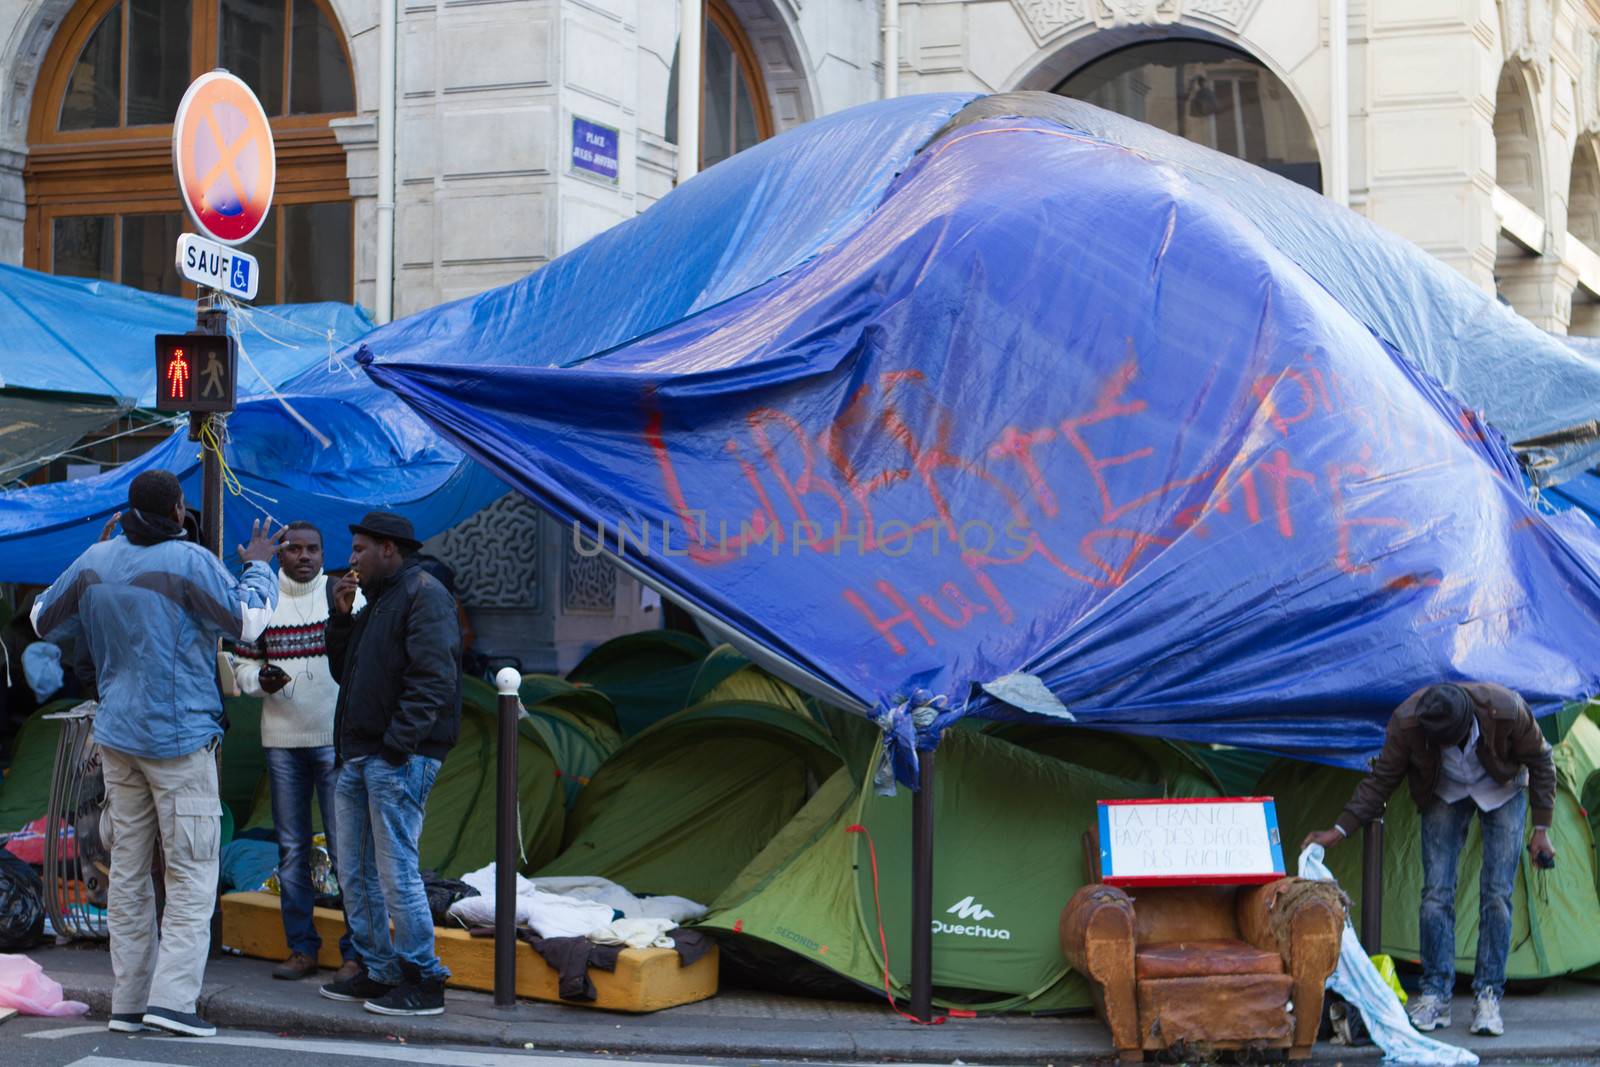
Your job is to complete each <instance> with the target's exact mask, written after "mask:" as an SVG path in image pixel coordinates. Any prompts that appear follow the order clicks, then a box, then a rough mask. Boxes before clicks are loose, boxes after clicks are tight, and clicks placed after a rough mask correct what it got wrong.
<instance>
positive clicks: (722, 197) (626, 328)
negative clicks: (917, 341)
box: [378, 93, 973, 366]
mask: <svg viewBox="0 0 1600 1067" xmlns="http://www.w3.org/2000/svg"><path fill="white" fill-rule="evenodd" d="M972 99H973V95H972V94H970V93H940V94H934V95H929V96H919V97H911V98H905V99H900V100H886V101H884V102H882V103H879V104H869V105H865V106H862V107H855V108H851V109H849V110H846V111H841V112H838V113H836V114H833V115H829V116H827V117H825V118H820V119H816V120H814V121H812V122H808V123H806V125H805V126H804V127H803V128H802V129H801V130H799V131H796V133H795V134H791V135H788V136H785V137H777V138H774V139H772V140H768V141H764V142H762V143H760V144H758V145H756V146H754V147H752V148H750V149H748V150H746V151H743V152H740V153H739V154H738V155H736V156H733V157H732V158H730V159H727V160H724V161H723V162H721V163H719V164H717V165H716V166H715V167H712V168H711V169H709V170H707V171H705V172H704V173H702V174H700V175H699V176H697V177H696V178H695V179H694V180H693V181H692V182H688V183H686V184H685V185H683V186H681V187H679V188H677V189H674V190H673V191H672V192H671V193H670V194H669V195H668V196H667V197H665V198H664V199H663V200H662V201H661V203H660V205H659V206H658V207H657V208H655V209H654V210H651V211H647V212H645V213H644V214H643V215H640V216H638V217H637V218H633V219H629V220H628V221H627V222H624V223H621V224H620V225H617V226H613V227H612V228H611V229H609V230H606V231H605V232H604V233H602V234H600V235H599V236H598V237H595V238H594V239H593V240H591V241H589V242H588V243H586V244H584V245H582V246H581V247H579V248H577V249H575V250H574V251H572V252H570V253H568V254H567V255H564V256H562V257H561V258H560V259H558V260H556V261H555V262H554V263H551V264H550V265H549V266H547V267H544V268H543V269H541V270H539V271H537V272H536V273H534V274H530V275H529V276H528V277H526V278H524V279H522V280H521V281H518V282H514V283H512V284H510V285H506V286H502V287H501V288H499V289H492V290H490V291H489V292H486V293H482V294H479V295H478V296H473V297H468V298H466V299H464V300H458V301H456V302H455V303H452V304H445V305H443V306H441V307H437V308H432V309H430V310H428V311H426V312H423V313H422V314H420V315H413V316H411V317H409V318H406V319H401V320H400V321H398V322H394V323H391V324H389V325H387V326H384V327H381V328H380V329H379V331H378V335H379V337H380V338H381V340H380V341H379V342H378V345H379V348H380V350H382V351H386V352H405V353H406V356H407V359H408V360H410V361H413V362H419V363H426V362H439V363H447V364H458V363H463V362H474V361H477V360H480V359H481V360H485V361H487V362H493V363H507V364H524V365H526V364H538V365H544V366H555V365H561V364H568V363H574V362H577V361H579V360H581V359H585V358H587V357H589V356H591V355H593V354H595V353H597V352H603V351H605V350H606V349H609V348H612V347H614V346H616V345H620V344H622V343H624V342H626V341H631V340H633V339H634V338H637V337H641V336H644V335H645V334H648V333H650V332H651V331H653V330H658V329H660V328H662V327H664V326H667V325H670V324H671V323H673V322H676V321H678V320H679V319H682V318H684V317H685V316H688V315H693V314H695V313H696V312H699V311H702V310H704V309H706V308H709V307H713V306H715V305H716V304H718V303H720V302H721V301H724V300H727V299H729V298H730V297H733V296H737V295H738V294H740V293H743V292H745V291H747V290H749V289H751V288H753V287H755V286H757V285H760V284H762V283H764V282H766V281H768V280H770V279H772V278H775V277H777V276H778V275H779V274H782V273H783V272H784V271H787V270H790V269H791V268H793V267H795V266H797V265H798V264H799V263H801V262H803V261H804V260H806V259H807V258H809V257H810V256H812V255H814V254H815V253H816V252H817V251H818V250H820V249H822V248H824V247H827V246H828V245H830V244H832V243H834V242H836V241H838V240H840V239H841V238H842V237H844V236H846V235H847V234H849V233H850V232H851V231H852V230H854V229H856V228H857V227H858V226H859V225H860V224H861V222H862V220H864V219H865V218H866V217H867V215H868V214H869V213H870V212H871V211H872V209H873V208H875V207H876V206H877V204H878V201H879V199H880V198H881V197H882V196H883V194H884V191H885V190H886V189H887V188H888V187H889V183H890V181H892V180H893V179H894V177H895V175H897V174H899V173H900V171H901V170H903V169H904V168H905V166H906V165H907V163H909V162H910V160H911V157H912V156H913V155H914V154H915V153H916V151H917V149H919V148H921V147H922V146H923V144H924V143H926V142H927V140H928V138H929V137H930V136H932V134H933V132H934V131H935V130H937V129H938V128H939V126H940V125H941V124H942V123H944V122H945V121H946V120H948V119H949V118H950V117H951V116H952V115H954V114H955V113H956V112H957V111H959V110H960V109H961V107H962V106H963V105H964V104H966V103H967V102H968V101H970V100H972Z"/></svg>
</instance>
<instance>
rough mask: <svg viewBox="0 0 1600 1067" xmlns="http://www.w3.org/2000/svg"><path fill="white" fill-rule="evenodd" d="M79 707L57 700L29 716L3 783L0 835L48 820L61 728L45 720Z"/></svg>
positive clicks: (1, 785)
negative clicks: (45, 818)
mask: <svg viewBox="0 0 1600 1067" xmlns="http://www.w3.org/2000/svg"><path fill="white" fill-rule="evenodd" d="M77 704H78V702H77V701H76V700H53V701H51V702H50V703H48V704H46V705H45V706H44V707H42V708H40V709H39V710H38V711H35V712H34V713H33V714H32V715H30V716H28V719H27V721H26V722H24V723H23V724H22V729H20V730H18V731H17V738H16V743H15V745H14V746H13V748H12V753H11V769H10V770H9V771H7V772H6V775H5V777H4V778H3V779H0V834H9V833H15V832H16V831H18V830H20V829H22V828H23V827H24V826H26V825H28V824H29V823H31V822H33V821H34V820H35V819H42V818H44V816H45V813H46V812H47V811H48V810H49V808H50V776H51V774H52V773H54V771H55V766H56V744H57V742H58V741H59V740H60V738H61V724H60V723H59V722H55V721H46V720H45V716H46V715H54V714H56V713H57V712H60V711H66V710H67V709H68V708H73V707H76V706H77Z"/></svg>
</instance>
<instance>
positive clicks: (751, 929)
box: [701, 730, 1160, 1011]
mask: <svg viewBox="0 0 1600 1067" xmlns="http://www.w3.org/2000/svg"><path fill="white" fill-rule="evenodd" d="M934 768H935V786H934V808H935V811H934V828H935V829H934V832H935V834H936V839H935V846H934V878H933V881H934V888H933V894H934V922H935V925H934V938H933V946H934V953H933V966H934V984H935V987H936V993H937V996H938V999H939V1001H940V1002H941V1003H943V1004H946V1005H960V1006H964V1007H974V1008H981V1009H983V1010H988V1011H1059V1010H1064V1009H1070V1008H1084V1007H1087V1006H1089V1004H1090V999H1089V990H1088V988H1087V985H1086V984H1085V983H1084V982H1083V981H1082V980H1081V979H1079V978H1078V976H1076V975H1075V974H1073V973H1072V972H1071V971H1069V970H1068V968H1067V965H1066V962H1065V961H1064V960H1063V959H1062V956H1061V949H1060V943H1059V940H1058V937H1057V924H1058V923H1059V921H1060V918H1061V909H1062V908H1063V907H1065V906H1066V903H1067V900H1068V899H1069V898H1070V897H1071V896H1072V894H1073V893H1074V892H1075V891H1076V890H1077V889H1078V888H1079V887H1080V886H1082V885H1083V884H1084V883H1085V881H1086V875H1085V871H1084V862H1085V860H1084V851H1083V845H1082V839H1083V833H1084V831H1085V830H1087V829H1088V828H1089V826H1090V824H1091V822H1092V821H1093V820H1094V818H1095V801H1097V800H1101V799H1118V798H1128V797H1148V796H1155V795H1159V792H1160V790H1159V788H1158V787H1154V786H1152V785H1149V784H1146V783H1140V782H1132V781H1128V780H1126V779H1122V778H1116V777H1113V776H1111V775H1106V774H1102V773H1099V772H1097V771H1093V770H1090V769H1088V768H1085V767H1081V766H1075V765H1071V764H1067V763H1063V762H1061V761H1060V760H1057V759H1054V758H1052V757H1049V756H1042V755H1039V754H1037V753H1033V752H1029V751H1026V750H1025V749H1023V748H1020V747H1018V746H1016V745H1013V744H1011V743H1009V742H1007V741H1002V740H1000V739H998V738H994V737H989V736H986V735H984V734H983V733H980V732H978V731H971V730H951V731H949V732H948V733H946V734H945V736H944V740H943V741H942V742H941V744H940V746H939V752H938V758H937V759H936V760H935V763H934ZM870 781H871V779H870V776H853V775H852V774H851V773H850V772H849V771H846V770H841V771H840V772H839V773H837V774H835V775H834V776H833V777H832V778H830V779H829V780H828V781H827V783H826V784H824V785H823V787H822V788H821V789H820V790H818V792H817V793H816V795H815V796H813V797H812V798H811V800H810V802H809V803H807V804H806V806H805V807H804V808H803V809H802V810H801V811H800V813H799V814H797V815H796V816H795V817H794V818H793V819H792V820H790V822H789V824H788V825H787V826H785V827H784V828H783V830H782V831H781V832H780V833H779V834H778V835H777V836H776V837H774V838H773V839H772V842H771V843H770V844H769V845H768V846H767V847H766V848H765V849H764V850H763V851H762V852H761V853H760V855H758V856H756V858H755V859H754V860H752V861H751V862H750V863H749V864H748V865H747V866H746V867H745V868H744V870H742V871H741V872H739V875H738V877H736V878H735V879H734V880H733V881H732V882H731V883H730V884H729V885H728V887H727V888H726V889H725V890H724V891H723V892H722V894H721V895H720V896H719V897H718V898H717V899H716V900H715V902H714V903H713V904H712V909H711V913H710V914H709V915H707V916H706V918H705V919H704V920H702V922H701V925H703V926H706V927H709V928H711V929H714V930H719V931H723V932H724V936H725V937H726V936H731V935H735V934H737V935H741V936H742V937H743V938H754V939H759V940H760V941H763V942H767V943H769V944H771V945H775V946H779V947H781V948H785V949H788V950H789V951H790V952H791V953H794V954H796V955H797V956H799V957H800V958H802V959H803V960H806V961H809V962H810V963H812V964H816V965H820V966H822V967H826V968H828V969H829V970H831V971H833V972H835V973H836V974H838V975H842V976H844V977H845V978H848V979H850V980H851V981H853V982H855V983H857V984H858V985H861V986H864V987H866V988H869V989H877V990H882V989H883V986H884V961H883V952H882V950H881V948H880V940H879V922H880V918H881V922H882V928H883V931H884V934H885V935H886V936H887V940H888V945H889V963H890V966H889V972H890V982H891V985H892V986H893V988H894V990H895V995H896V996H897V997H903V996H904V995H905V994H906V988H905V987H906V984H907V982H908V981H909V976H910V951H911V949H910V943H911V942H910V906H911V855H910V850H911V800H912V798H911V794H910V793H909V792H908V791H906V790H904V789H902V790H900V791H899V792H898V794H897V795H896V796H894V797H890V798H886V797H879V796H877V795H876V794H875V793H873V791H872V789H871V787H870ZM863 782H866V783H868V784H867V785H866V786H863V785H862V783H863ZM855 827H862V828H864V830H865V831H866V832H864V833H863V832H856V831H855V830H854V828H855ZM869 835H870V838H869ZM869 840H870V846H869ZM874 848H875V849H876V864H874V862H873V849H874ZM874 867H875V868H876V879H877V882H876V885H875V883H874ZM880 903H881V907H882V910H881V914H880V911H879V904H880ZM732 947H733V948H735V950H737V947H738V943H737V942H735V943H734V945H733V946H732Z"/></svg>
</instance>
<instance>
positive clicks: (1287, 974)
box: [1061, 878, 1346, 1062]
mask: <svg viewBox="0 0 1600 1067" xmlns="http://www.w3.org/2000/svg"><path fill="white" fill-rule="evenodd" d="M1345 909H1346V904H1345V900H1344V897H1343V895H1342V894H1341V893H1340V892H1339V889H1338V887H1337V886H1334V885H1332V884H1330V883H1325V882H1308V881H1302V880H1301V879H1299V878H1281V879H1279V880H1278V881H1276V882H1272V883H1271V884H1269V885H1264V886H1220V887H1218V886H1204V887H1201V886H1196V887H1184V888H1161V889H1136V890H1132V891H1129V892H1124V891H1123V890H1121V889H1117V888H1114V887H1111V886H1106V885H1087V886H1084V887H1083V888H1082V889H1080V890H1079V891H1078V892H1077V893H1076V894H1074V896H1073V898H1072V900H1071V902H1070V903H1068V904H1067V907H1066V910H1064V911H1063V912H1062V913H1061V951H1062V952H1063V953H1064V954H1065V955H1066V957H1067V961H1068V963H1070V964H1071V965H1072V967H1073V969H1074V970H1076V971H1077V972H1078V973H1079V974H1082V975H1083V976H1085V977H1086V978H1088V979H1089V980H1090V983H1091V984H1092V986H1093V988H1094V994H1095V1008H1096V1010H1097V1011H1098V1013H1099V1015H1100V1017H1101V1019H1103V1020H1104V1021H1105V1023H1106V1025H1107V1026H1108V1027H1109V1028H1110V1029H1111V1040H1112V1043H1113V1044H1114V1045H1115V1046H1116V1049H1117V1053H1118V1055H1120V1056H1121V1058H1122V1059H1123V1061H1124V1062H1137V1061H1139V1060H1141V1059H1143V1058H1144V1053H1145V1052H1146V1051H1148V1050H1160V1049H1172V1048H1177V1049H1179V1050H1181V1051H1191V1050H1192V1051H1201V1052H1204V1051H1209V1050H1226V1049H1284V1050H1287V1052H1288V1058H1289V1059H1291V1060H1303V1059H1309V1058H1310V1056H1311V1046H1312V1045H1313V1044H1314V1043H1315V1041H1316V1039H1317V1025H1318V1023H1319V1022H1320V1021H1321V1017H1322V992H1323V987H1324V986H1325V985H1326V984H1327V980H1328V975H1330V974H1332V973H1333V969H1334V967H1335V966H1336V965H1337V963H1338V961H1339V938H1340V935H1341V933H1342V931H1343V929H1344V921H1345Z"/></svg>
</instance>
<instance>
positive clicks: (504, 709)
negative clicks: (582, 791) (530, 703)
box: [494, 667, 522, 1008]
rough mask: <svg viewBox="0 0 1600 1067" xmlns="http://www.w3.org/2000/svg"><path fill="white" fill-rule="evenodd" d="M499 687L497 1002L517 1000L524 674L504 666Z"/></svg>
mask: <svg viewBox="0 0 1600 1067" xmlns="http://www.w3.org/2000/svg"><path fill="white" fill-rule="evenodd" d="M495 686H496V688H497V689H498V690H499V692H500V743H499V745H498V748H499V759H498V761H497V762H498V764H499V776H498V780H497V781H496V783H495V823H494V864H495V866H494V1006H495V1007H497V1008H509V1007H511V1006H512V1005H514V1004H515V1003H516V1002H517V718H518V717H519V716H520V715H521V714H522V704H521V702H520V701H519V700H518V699H517V690H518V689H519V688H521V686H522V675H521V674H519V673H517V670H516V668H514V667H506V668H503V669H502V670H501V671H500V673H499V674H497V675H495Z"/></svg>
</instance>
